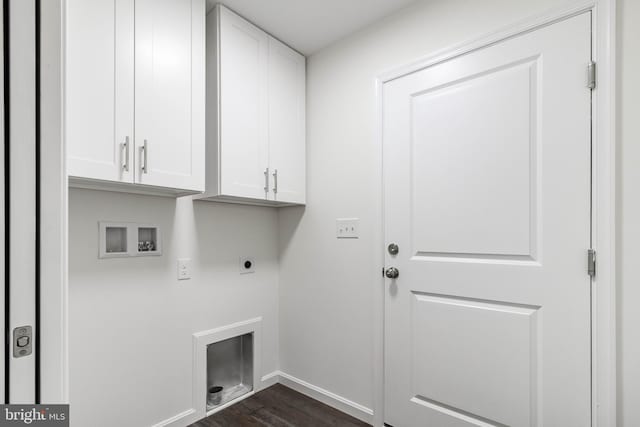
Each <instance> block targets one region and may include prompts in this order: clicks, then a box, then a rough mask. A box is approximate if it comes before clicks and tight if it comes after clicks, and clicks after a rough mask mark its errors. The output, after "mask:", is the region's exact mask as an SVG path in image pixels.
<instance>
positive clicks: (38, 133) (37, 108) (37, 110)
mask: <svg viewBox="0 0 640 427" xmlns="http://www.w3.org/2000/svg"><path fill="white" fill-rule="evenodd" d="M35 10H36V22H35V30H36V40H35V42H36V43H35V44H36V45H35V56H36V58H35V66H36V69H35V80H36V81H35V85H36V87H35V92H36V99H35V104H36V105H35V113H36V114H35V120H36V122H35V127H36V129H35V133H36V140H35V144H36V158H35V162H36V245H35V246H36V247H35V250H36V253H35V273H36V277H35V281H36V283H35V287H36V301H35V304H36V307H35V308H36V319H35V323H36V324H35V326H36V332H35V337H34V340H35V353H36V354H35V358H36V360H35V362H36V363H35V364H36V375H35V377H36V386H35V391H36V399H35V401H36V404H39V403H40V363H41V359H40V342H41V340H40V256H41V254H40V238H41V234H40V142H41V130H40V117H41V111H40V89H41V88H40V47H41V46H40V24H41V22H40V18H41V17H40V0H35Z"/></svg>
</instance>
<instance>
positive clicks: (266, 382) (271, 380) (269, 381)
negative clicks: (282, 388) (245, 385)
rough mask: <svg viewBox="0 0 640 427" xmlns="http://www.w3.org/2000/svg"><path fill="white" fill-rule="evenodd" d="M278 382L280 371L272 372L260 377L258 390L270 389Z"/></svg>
mask: <svg viewBox="0 0 640 427" xmlns="http://www.w3.org/2000/svg"><path fill="white" fill-rule="evenodd" d="M278 382H280V371H273V372H271V373H269V374H267V375H265V376H263V377H262V382H261V384H260V390H264V389H265V388H267V387H271V386H272V385H274V384H277V383H278Z"/></svg>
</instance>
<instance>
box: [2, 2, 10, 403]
mask: <svg viewBox="0 0 640 427" xmlns="http://www.w3.org/2000/svg"><path fill="white" fill-rule="evenodd" d="M9 1H10V0H4V1H3V2H2V33H3V34H2V40H3V46H2V52H3V58H4V61H3V69H4V82H3V86H4V100H3V101H4V203H5V204H4V206H5V212H4V231H5V239H4V261H5V268H4V336H5V340H4V346H5V352H4V354H5V357H4V375H5V377H4V378H5V381H4V400H5V402H4V403H6V404H8V403H9V389H10V387H9V375H10V371H9V362H10V359H9V358H10V357H11V356H10V354H11V328H10V326H9V325H10V323H11V316H10V314H11V313H10V311H9V310H10V308H11V307H10V304H9V300H10V298H11V292H10V286H9V278H10V274H9V270H10V268H11V263H10V260H11V252H10V249H11V248H10V244H9V242H10V239H9V233H10V232H11V227H10V225H11V218H10V217H9V216H10V215H9V212H10V203H11V198H10V197H9V190H10V189H11V182H10V180H11V173H10V172H11V170H10V169H11V162H10V161H9V157H10V154H11V151H10V145H9V141H10V138H11V131H10V126H11V122H10V118H11V114H10V100H11V98H10V94H9V77H10V76H9Z"/></svg>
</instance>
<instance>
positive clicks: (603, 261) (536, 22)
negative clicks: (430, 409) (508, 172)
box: [373, 0, 616, 427]
mask: <svg viewBox="0 0 640 427" xmlns="http://www.w3.org/2000/svg"><path fill="white" fill-rule="evenodd" d="M586 11H592V12H593V16H594V19H593V35H592V37H593V46H594V52H593V55H594V60H595V61H596V62H597V63H598V86H597V88H596V90H595V91H594V92H593V95H594V97H593V105H594V116H593V117H594V119H593V123H594V133H593V144H594V147H595V148H594V156H593V157H594V169H593V194H594V198H593V201H592V203H593V206H592V208H593V223H592V233H593V236H594V238H593V243H592V244H593V247H594V248H595V249H597V251H598V273H597V277H596V280H594V281H593V285H592V289H593V291H592V295H593V298H592V300H593V307H592V325H594V326H593V327H592V361H593V362H592V366H593V368H592V369H593V371H592V395H593V399H592V426H593V427H615V426H616V403H615V402H616V329H615V328H616V306H615V301H616V298H615V283H616V282H615V278H616V277H615V273H616V272H615V236H616V235H615V218H616V212H615V192H616V187H615V176H616V164H615V140H616V139H615V51H616V49H615V17H616V13H615V11H616V0H587V1H579V2H577V3H571V4H569V5H568V6H564V7H562V8H558V9H554V10H552V11H550V12H548V13H545V14H542V15H539V16H536V17H533V18H531V19H527V20H524V21H521V22H519V23H517V24H515V25H511V26H508V27H505V28H503V29H501V30H499V31H496V32H493V33H490V34H487V35H485V36H482V37H479V38H476V39H473V40H469V41H466V42H464V43H460V44H456V45H454V46H451V47H449V48H446V49H443V50H440V51H438V52H436V53H435V54H433V55H430V56H428V57H425V58H422V59H420V60H418V61H415V62H413V63H411V64H408V65H405V66H402V67H399V68H395V69H393V70H390V71H385V72H383V73H380V74H379V76H378V78H377V79H376V86H375V90H376V104H377V108H376V121H375V122H376V129H375V143H376V147H377V149H376V155H375V158H374V162H375V170H376V171H377V178H376V180H375V181H376V182H377V184H376V186H377V187H376V189H377V190H378V191H376V192H375V194H379V196H378V197H377V200H376V202H377V204H378V212H377V213H376V217H375V218H374V220H376V221H377V224H378V227H376V230H377V231H376V233H375V236H374V244H376V245H377V246H376V250H375V251H374V254H375V255H374V257H375V258H374V259H375V262H376V264H375V265H379V266H384V259H385V257H384V247H385V241H384V218H383V212H384V194H383V189H384V185H383V169H382V167H383V163H382V87H383V85H384V83H386V82H389V81H391V80H394V79H397V78H399V77H402V76H404V75H406V74H409V73H413V72H416V71H418V70H421V69H424V68H426V67H429V66H432V65H435V64H437V63H440V62H443V61H446V60H449V59H452V58H455V57H457V56H461V55H464V54H467V53H470V52H473V51H475V50H478V49H482V48H484V47H487V46H490V45H492V44H495V43H498V42H500V41H503V40H506V39H509V38H512V37H515V36H518V35H520V34H523V33H526V32H530V31H533V30H536V29H538V28H541V27H544V26H547V25H550V24H553V23H555V22H558V21H561V20H564V19H567V18H570V17H572V16H575V15H577V14H579V13H582V12H586ZM378 263H379V264H378ZM374 271H375V273H374V274H375V278H374V279H375V280H374V282H373V283H378V286H374V287H373V289H374V297H373V301H374V304H375V311H374V328H375V332H374V333H375V335H374V340H373V341H374V342H373V352H374V354H373V359H374V370H373V377H374V402H373V403H374V407H373V409H374V417H373V425H374V426H383V423H384V295H385V286H384V284H385V282H384V278H382V277H381V276H380V275H379V270H378V269H377V268H376V269H374Z"/></svg>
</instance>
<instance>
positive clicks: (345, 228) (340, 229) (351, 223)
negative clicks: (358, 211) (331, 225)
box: [336, 218, 360, 239]
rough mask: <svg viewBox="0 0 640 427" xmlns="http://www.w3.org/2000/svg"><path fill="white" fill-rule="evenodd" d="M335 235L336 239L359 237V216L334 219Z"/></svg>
mask: <svg viewBox="0 0 640 427" xmlns="http://www.w3.org/2000/svg"><path fill="white" fill-rule="evenodd" d="M336 237H337V238H338V239H357V238H359V237H360V219H359V218H338V219H336Z"/></svg>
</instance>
